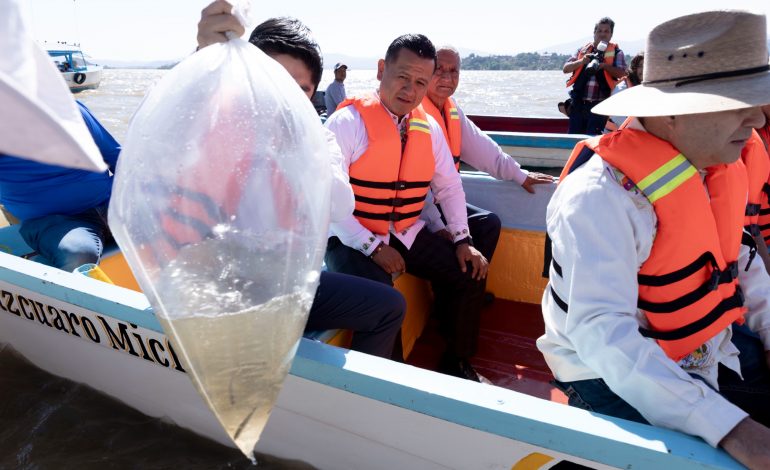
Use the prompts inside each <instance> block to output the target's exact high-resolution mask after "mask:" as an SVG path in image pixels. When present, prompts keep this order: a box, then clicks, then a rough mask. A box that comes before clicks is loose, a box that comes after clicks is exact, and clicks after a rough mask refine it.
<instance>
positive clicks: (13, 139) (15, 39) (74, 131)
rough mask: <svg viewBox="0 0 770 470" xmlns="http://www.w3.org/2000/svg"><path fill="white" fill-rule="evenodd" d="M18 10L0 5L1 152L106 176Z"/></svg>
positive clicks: (68, 96) (11, 3) (13, 3)
mask: <svg viewBox="0 0 770 470" xmlns="http://www.w3.org/2000/svg"><path fill="white" fill-rule="evenodd" d="M23 6H24V5H23V4H22V3H20V2H19V0H0V45H1V46H2V49H3V60H2V61H0V123H2V124H0V153H3V154H7V155H12V156H16V157H20V158H26V159H29V160H35V161H38V162H41V163H48V164H52V165H59V166H67V167H73V168H80V169H84V170H91V171H105V170H106V169H107V165H105V163H104V161H103V159H102V156H101V154H100V153H99V149H98V148H97V147H96V144H95V143H94V140H93V138H92V137H91V134H90V132H89V131H88V128H87V127H86V124H85V122H84V121H83V117H82V116H81V114H80V110H79V109H78V107H77V104H76V103H75V99H74V98H73V97H72V93H70V90H69V87H67V84H66V83H65V82H64V78H63V77H62V75H61V73H60V72H59V70H58V69H57V68H56V66H55V65H54V64H53V61H52V60H51V59H50V57H48V54H47V53H46V52H45V51H44V50H43V49H42V48H41V47H40V46H39V45H38V44H37V43H36V42H35V41H34V40H33V39H32V37H31V36H30V35H29V32H28V30H27V28H26V22H25V17H26V16H25V14H24V11H23V8H22V7H23Z"/></svg>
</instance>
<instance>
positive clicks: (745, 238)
mask: <svg viewBox="0 0 770 470" xmlns="http://www.w3.org/2000/svg"><path fill="white" fill-rule="evenodd" d="M751 227H757V233H756V234H754V232H752V233H751V235H749V234H748V233H746V232H745V231H744V232H743V234H742V235H741V245H746V246H748V247H749V262H748V263H746V269H744V271H748V270H749V267H750V266H751V262H752V261H754V257H755V256H757V242H756V241H755V240H754V237H756V236H757V235H759V234H760V233H759V226H758V225H756V224H751Z"/></svg>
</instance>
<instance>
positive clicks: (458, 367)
mask: <svg viewBox="0 0 770 470" xmlns="http://www.w3.org/2000/svg"><path fill="white" fill-rule="evenodd" d="M438 371H439V372H441V373H442V374H446V375H451V376H453V377H459V378H461V379H466V380H472V381H474V382H480V383H486V384H491V382H490V381H489V380H488V379H487V378H485V377H484V376H482V375H481V374H479V373H478V372H476V369H474V368H473V366H472V365H471V363H470V362H468V360H467V359H458V358H456V357H454V356H444V357H443V358H442V359H441V363H440V364H439V369H438Z"/></svg>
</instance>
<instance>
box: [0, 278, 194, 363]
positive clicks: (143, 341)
mask: <svg viewBox="0 0 770 470" xmlns="http://www.w3.org/2000/svg"><path fill="white" fill-rule="evenodd" d="M67 309H68V310H65V309H64V308H63V307H61V306H59V307H58V308H57V307H56V306H54V305H50V304H48V303H45V302H43V301H41V300H38V299H34V298H32V296H31V295H29V294H20V293H15V292H12V291H9V290H5V289H3V290H0V310H2V311H4V312H7V313H8V314H9V315H14V316H17V317H19V318H21V319H24V320H28V321H30V322H34V323H35V324H37V325H40V326H46V327H48V328H51V329H53V330H57V331H60V332H62V333H63V334H68V335H70V336H74V337H76V338H80V339H83V340H85V341H90V342H92V343H96V344H99V345H101V346H104V347H108V348H112V349H114V350H116V351H121V352H123V353H126V354H128V355H131V356H134V357H136V358H137V359H141V360H145V361H147V362H150V363H153V364H157V365H159V366H161V367H165V368H168V369H174V370H177V371H179V372H185V373H186V372H187V371H185V369H184V367H182V363H181V361H180V360H179V356H177V354H176V351H174V347H173V346H172V345H171V343H170V342H169V340H168V338H167V337H166V336H165V335H162V334H159V333H156V332H154V331H151V330H147V329H144V328H141V327H139V326H137V325H135V324H133V323H128V322H123V321H119V320H116V319H114V318H112V317H109V316H106V315H98V314H95V313H94V312H91V311H87V310H86V311H79V310H78V309H77V308H76V307H74V306H68V307H67ZM154 335H157V337H153V336H154Z"/></svg>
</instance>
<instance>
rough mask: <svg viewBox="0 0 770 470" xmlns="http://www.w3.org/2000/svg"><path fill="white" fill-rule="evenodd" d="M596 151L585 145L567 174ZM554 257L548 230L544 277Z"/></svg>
mask: <svg viewBox="0 0 770 470" xmlns="http://www.w3.org/2000/svg"><path fill="white" fill-rule="evenodd" d="M594 153H595V152H594V151H593V150H591V149H590V148H589V147H588V146H587V145H584V146H583V149H582V150H581V151H580V153H579V154H578V156H577V157H575V160H574V161H573V162H572V165H570V167H569V171H568V172H567V174H570V173H572V172H573V171H575V170H577V169H578V168H580V167H581V166H583V165H584V164H585V163H586V162H587V161H588V160H590V159H591V157H593V156H594ZM552 259H553V247H552V246H551V237H550V236H549V235H548V232H546V233H545V245H544V249H543V277H544V278H546V279H548V269H549V267H550V266H551V260H552ZM559 275H561V268H560V269H559ZM565 305H566V304H565Z"/></svg>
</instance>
